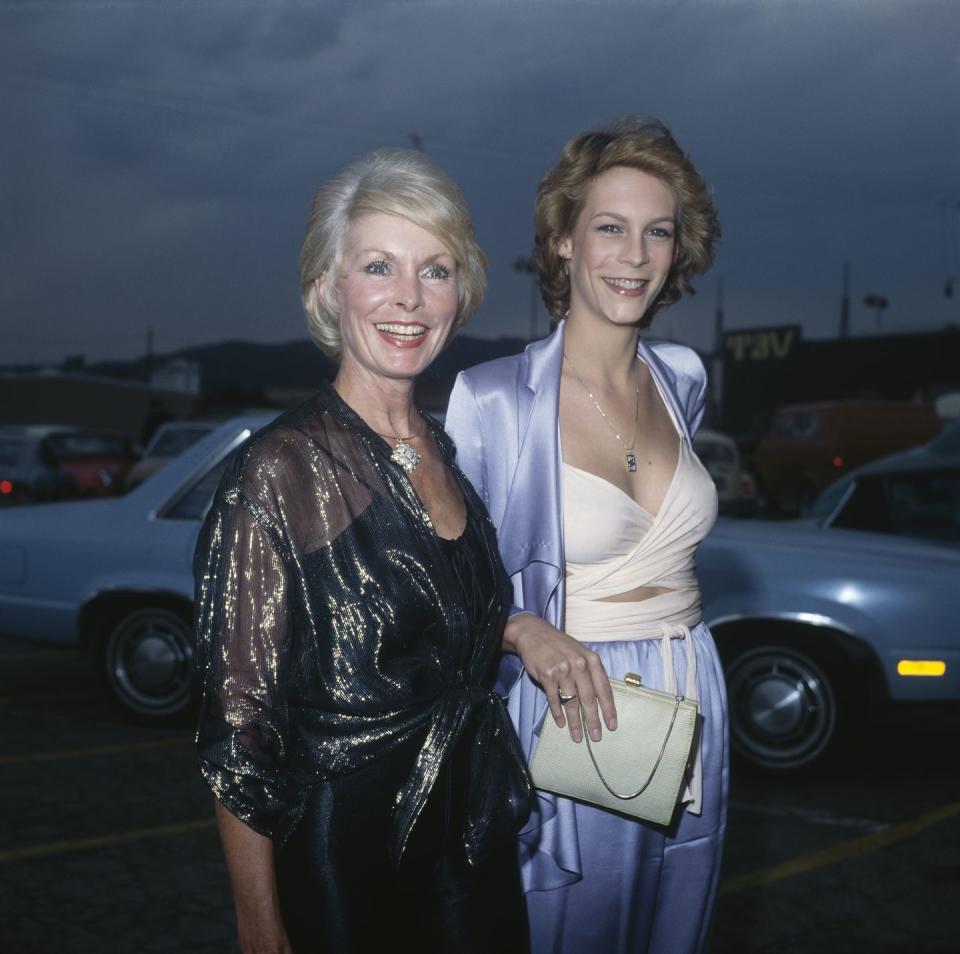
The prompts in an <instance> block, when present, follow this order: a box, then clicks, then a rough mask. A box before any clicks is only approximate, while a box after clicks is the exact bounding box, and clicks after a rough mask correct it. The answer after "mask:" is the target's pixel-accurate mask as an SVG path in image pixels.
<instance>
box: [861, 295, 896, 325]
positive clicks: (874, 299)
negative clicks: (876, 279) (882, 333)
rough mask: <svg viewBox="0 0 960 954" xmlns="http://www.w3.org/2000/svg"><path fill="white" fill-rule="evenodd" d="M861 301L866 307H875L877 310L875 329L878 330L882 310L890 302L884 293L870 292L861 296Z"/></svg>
mask: <svg viewBox="0 0 960 954" xmlns="http://www.w3.org/2000/svg"><path fill="white" fill-rule="evenodd" d="M863 303H864V304H865V305H866V306H867V308H875V309H876V311H877V331H879V330H880V318H881V316H882V315H883V313H884V311H885V310H886V309H887V307H888V306H889V304H890V302H889V301H887V298H886V296H885V295H877V294H875V293H873V292H871V293H870V294H869V295H864V296H863Z"/></svg>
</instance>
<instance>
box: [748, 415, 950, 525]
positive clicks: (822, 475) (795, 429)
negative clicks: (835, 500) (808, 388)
mask: <svg viewBox="0 0 960 954" xmlns="http://www.w3.org/2000/svg"><path fill="white" fill-rule="evenodd" d="M939 431H940V420H939V418H938V417H937V415H936V412H935V411H934V408H933V405H930V404H914V403H910V402H907V401H826V402H822V403H818V404H793V405H789V406H786V407H781V408H778V410H777V412H776V415H775V417H774V421H773V425H772V427H771V429H770V432H769V434H767V435H766V437H764V438H763V439H762V440H761V441H760V442H759V444H758V445H757V447H756V450H755V452H754V468H755V471H756V478H757V482H758V484H759V485H760V493H761V495H762V497H763V499H764V501H765V503H766V504H767V506H768V508H769V509H771V510H778V511H781V512H783V513H788V514H796V513H799V512H800V511H801V510H802V509H803V508H804V507H806V506H809V505H810V504H811V503H812V502H813V500H814V498H815V497H816V496H817V495H818V494H819V493H820V491H822V490H823V489H824V488H825V487H827V486H828V485H829V484H831V483H833V481H835V480H836V479H837V478H838V477H841V476H842V475H844V474H846V473H847V472H849V471H850V470H852V469H853V468H855V467H860V466H862V465H863V464H866V463H868V462H869V461H872V460H876V459H877V458H878V457H883V456H884V455H886V454H892V453H894V452H895V451H900V450H905V449H907V448H908V447H915V446H917V445H918V444H923V443H924V442H926V441H929V440H930V439H931V438H932V437H934V435H936V434H937V433H938V432H939Z"/></svg>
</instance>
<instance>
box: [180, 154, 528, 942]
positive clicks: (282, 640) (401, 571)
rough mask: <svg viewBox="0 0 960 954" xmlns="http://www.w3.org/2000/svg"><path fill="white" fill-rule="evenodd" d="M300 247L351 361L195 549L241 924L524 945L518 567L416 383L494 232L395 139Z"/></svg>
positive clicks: (321, 339)
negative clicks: (483, 243) (485, 232)
mask: <svg viewBox="0 0 960 954" xmlns="http://www.w3.org/2000/svg"><path fill="white" fill-rule="evenodd" d="M300 269H301V279H302V284H303V297H304V304H305V307H306V311H307V314H308V318H309V324H310V330H311V332H312V335H313V337H314V339H315V340H316V342H317V344H318V345H319V346H320V347H321V348H322V349H323V350H324V351H325V352H326V353H327V354H331V355H335V356H336V357H337V358H338V359H339V370H338V372H337V375H336V378H335V380H334V382H333V384H332V386H324V387H322V388H321V390H320V392H319V393H318V394H317V395H316V397H315V398H314V399H313V400H311V401H310V402H308V403H307V404H305V405H304V406H302V407H300V408H298V409H297V410H295V411H293V412H291V413H289V414H285V415H283V416H282V417H280V418H278V419H277V420H276V421H275V422H274V423H272V424H271V425H270V426H268V427H267V428H266V429H265V430H263V431H261V432H260V433H258V434H257V435H255V436H254V437H253V438H252V439H251V440H250V441H249V442H248V443H247V444H246V445H245V447H244V448H243V449H242V451H241V452H240V453H239V455H238V456H237V458H236V460H235V462H234V463H233V465H232V467H231V468H230V469H229V472H228V473H227V474H226V476H225V478H224V480H223V483H222V484H221V486H220V489H219V491H218V493H217V496H216V499H215V501H214V504H213V508H212V510H211V512H210V516H209V518H208V519H207V522H206V524H205V527H204V530H203V532H202V534H201V537H200V542H199V544H198V549H197V558H196V574H197V583H198V599H197V607H198V609H197V660H198V666H199V671H200V675H201V679H202V682H203V687H204V692H203V707H202V716H201V722H200V730H199V736H198V739H199V749H200V756H201V767H202V771H203V775H204V777H205V778H206V780H207V782H208V783H209V785H210V786H211V788H212V789H213V792H214V795H215V797H216V810H217V819H218V822H219V827H220V833H221V838H222V841H223V845H224V850H225V854H226V859H227V866H228V870H229V873H230V879H231V883H232V886H233V890H234V896H235V901H236V910H237V919H238V931H239V936H240V942H241V947H242V949H243V950H244V951H245V952H254V951H256V952H260V951H287V950H291V949H292V950H294V951H296V952H301V951H331V952H334V951H335V952H337V954H348V952H361V951H363V952H366V951H373V950H385V949H387V947H388V946H390V947H394V948H395V947H397V946H401V947H413V948H416V949H417V950H421V951H481V950H482V951H489V950H490V949H491V946H492V945H493V944H494V943H496V946H497V948H498V949H500V950H503V949H507V950H511V951H522V950H525V949H526V945H527V940H526V938H527V932H526V925H525V914H524V910H523V902H522V895H521V892H520V887H519V875H518V871H517V866H516V860H515V857H514V855H513V851H512V844H511V842H512V836H513V834H514V833H515V831H516V829H517V827H518V826H519V824H520V823H521V822H522V820H523V818H524V817H525V815H526V813H527V812H528V810H529V799H530V794H531V788H530V783H529V778H528V776H527V775H526V770H525V768H524V764H523V758H522V754H521V753H520V751H519V747H518V745H517V742H516V737H515V735H514V733H513V730H512V728H511V726H510V723H509V719H508V717H507V715H506V712H505V709H504V707H503V704H502V702H501V700H500V699H499V698H498V697H497V696H495V695H494V694H492V693H491V692H490V691H489V689H488V685H489V681H490V677H491V675H492V673H491V669H492V667H493V666H494V665H495V661H496V658H497V653H498V651H499V649H500V646H501V638H502V630H503V625H504V621H505V619H506V616H507V612H508V609H509V605H510V593H509V583H508V580H507V578H506V576H505V574H504V571H503V569H502V566H501V564H500V560H499V557H498V555H497V548H496V540H495V538H494V534H493V528H492V526H491V525H490V522H489V520H488V518H487V516H486V511H485V510H484V508H483V505H482V504H481V502H480V500H479V499H478V497H477V496H476V494H475V493H474V491H473V489H472V488H471V486H470V484H469V483H468V482H467V481H466V479H465V478H464V477H463V475H462V474H461V472H460V471H459V470H458V468H457V466H456V464H455V463H454V460H453V450H452V447H451V445H450V442H449V440H448V439H447V438H446V437H445V435H444V433H443V431H442V430H441V429H440V428H439V426H438V425H437V424H436V423H434V422H433V421H432V420H431V419H430V418H428V417H426V416H425V415H423V414H421V413H420V412H419V411H418V410H417V408H416V406H415V405H414V403H413V387H414V382H415V380H416V378H417V376H418V375H419V374H420V373H421V372H422V371H423V370H424V369H425V368H426V367H427V366H428V365H429V364H430V362H431V361H432V360H433V359H434V357H435V356H436V355H437V354H438V353H439V351H440V350H441V348H443V346H444V345H445V344H446V342H447V341H448V339H449V337H450V335H451V334H453V333H454V331H455V330H456V329H457V328H458V327H459V326H460V325H461V324H462V323H463V322H464V321H466V319H467V318H468V317H469V316H470V314H471V313H472V312H473V310H474V309H475V308H476V306H477V304H478V303H479V301H480V298H481V296H482V293H483V288H484V276H483V255H482V252H481V251H480V249H479V248H478V246H477V245H476V242H475V240H474V237H473V231H472V228H471V225H470V219H469V215H468V212H467V208H466V205H465V203H464V201H463V199H462V197H461V195H460V193H459V191H458V190H457V188H456V186H455V185H454V184H453V182H452V181H451V180H450V179H449V178H448V177H447V176H446V175H444V173H442V172H441V171H440V170H439V169H437V168H436V167H435V166H433V165H432V164H430V163H429V162H428V161H427V160H426V159H425V158H424V157H423V156H422V155H420V154H419V153H415V152H406V151H390V152H381V153H375V154H373V155H371V156H369V157H367V158H365V159H363V160H360V161H359V162H356V163H354V164H353V165H351V166H349V167H348V168H347V169H346V170H344V172H343V173H341V174H340V175H339V176H338V177H337V178H336V179H334V180H332V181H331V182H330V183H328V184H327V185H325V186H324V187H323V188H321V189H320V191H319V192H318V193H317V196H316V199H315V201H314V204H313V209H312V212H311V215H310V219H309V223H308V226H307V234H306V239H305V241H304V244H303V249H302V252H301V257H300Z"/></svg>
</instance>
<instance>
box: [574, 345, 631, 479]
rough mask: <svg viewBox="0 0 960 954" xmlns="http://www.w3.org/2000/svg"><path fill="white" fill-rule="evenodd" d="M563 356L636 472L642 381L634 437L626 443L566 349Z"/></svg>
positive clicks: (626, 459)
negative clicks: (636, 445) (635, 452)
mask: <svg viewBox="0 0 960 954" xmlns="http://www.w3.org/2000/svg"><path fill="white" fill-rule="evenodd" d="M563 357H564V359H565V360H566V362H567V364H569V365H570V370H571V371H572V372H573V373H574V375H575V376H576V379H577V380H578V381H579V382H580V384H581V385H583V390H584V391H586V392H587V397H588V398H590V400H591V401H592V402H593V406H594V407H595V408H596V409H597V410H598V411H599V412H600V416H601V417H602V418H603V419H604V420H605V421H606V422H607V427H609V428H610V430H611V431H612V432H613V436H614V437H615V438H616V439H617V442H618V443H619V444H620V446H621V447H622V448H623V456H624V461H625V463H626V466H627V472H628V473H630V474H633V473H636V470H637V456H636V454H634V452H633V448H634V445H635V444H636V443H637V428H638V427H639V426H640V381H639V380H638V381H637V405H636V409H635V411H634V416H633V438H632V439H631V441H630V444H629V445H627V444H626V443H624V440H623V438H622V437H621V436H620V434H619V432H618V431H617V429H616V428H615V427H614V426H613V424H612V423H611V421H610V418H609V417H607V415H606V414H605V413H604V411H603V408H602V407H600V402H599V401H598V400H597V399H596V398H595V397H594V396H593V392H592V391H591V390H590V388H588V387H587V382H586V381H584V380H583V378H582V377H581V376H580V372H579V371H578V370H577V369H576V368H575V367H574V364H573V362H572V361H571V360H570V357H569V355H568V354H567V352H566V351H564V352H563Z"/></svg>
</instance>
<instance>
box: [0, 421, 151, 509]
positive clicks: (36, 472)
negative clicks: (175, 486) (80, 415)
mask: <svg viewBox="0 0 960 954" xmlns="http://www.w3.org/2000/svg"><path fill="white" fill-rule="evenodd" d="M135 460H136V454H135V453H134V450H133V446H132V445H131V443H130V441H129V439H128V438H127V437H126V435H124V434H121V433H118V432H116V431H107V430H90V429H84V428H76V427H56V426H49V425H31V426H27V427H3V428H0V499H6V500H10V501H14V500H62V499H65V498H68V497H93V496H96V497H101V496H105V495H107V494H116V493H122V492H123V490H124V488H125V484H126V476H127V473H128V472H129V470H130V468H131V466H133V463H134V461H135Z"/></svg>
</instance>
